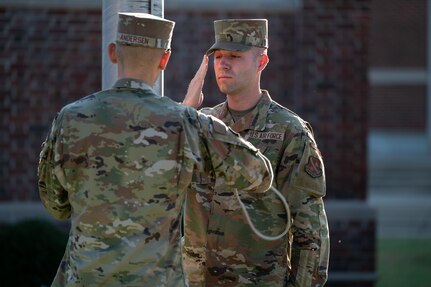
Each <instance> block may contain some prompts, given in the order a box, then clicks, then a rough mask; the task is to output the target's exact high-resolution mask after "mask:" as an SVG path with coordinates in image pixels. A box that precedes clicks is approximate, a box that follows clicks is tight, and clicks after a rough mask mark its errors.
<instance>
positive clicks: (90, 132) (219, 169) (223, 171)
mask: <svg viewBox="0 0 431 287" xmlns="http://www.w3.org/2000/svg"><path fill="white" fill-rule="evenodd" d="M196 170H199V171H200V172H201V173H205V172H206V171H209V172H211V173H212V174H214V176H216V177H220V178H223V179H224V180H225V181H226V182H227V184H228V185H229V186H231V187H235V186H237V187H238V188H241V189H245V190H247V191H250V192H256V193H258V192H263V191H264V190H265V189H267V188H268V187H269V186H270V185H271V180H272V173H271V169H270V164H269V162H268V161H267V159H265V158H264V157H262V155H261V153H260V152H259V151H258V150H257V149H256V148H254V147H252V146H251V145H250V144H249V143H248V142H246V141H244V140H243V139H241V138H240V137H238V135H237V134H236V133H234V132H232V131H231V130H230V129H228V128H226V126H225V125H224V124H222V123H221V122H220V121H219V120H217V119H215V118H212V117H208V116H205V115H203V114H201V113H199V112H197V111H196V110H194V109H192V108H186V107H183V106H181V105H179V104H177V103H175V102H173V101H171V100H170V99H169V98H167V97H160V96H157V95H156V94H155V93H154V92H153V91H152V90H151V89H149V88H148V86H147V85H146V84H145V83H143V82H140V81H137V80H131V79H122V80H119V81H117V83H116V84H115V86H114V88H113V89H110V90H106V91H102V92H99V93H96V94H93V95H90V96H88V97H85V98H83V99H81V100H78V101H76V102H74V103H72V104H69V105H67V106H65V107H64V108H63V109H62V110H61V111H60V113H59V114H58V115H57V117H56V118H55V119H54V121H53V125H52V129H51V131H50V134H49V136H48V138H47V139H46V141H45V142H44V144H43V149H42V152H41V155H40V163H39V168H38V176H39V189H40V197H41V200H42V203H43V205H44V206H45V207H46V209H47V210H48V211H49V212H50V213H51V214H52V215H53V216H54V217H56V218H58V219H65V218H69V217H70V218H71V229H70V235H69V240H68V243H67V247H66V252H65V254H64V257H63V260H62V262H61V264H60V267H59V269H58V272H57V275H56V277H55V279H54V283H53V286H66V285H67V286H118V285H124V286H183V285H184V277H183V273H182V268H181V255H180V244H179V240H180V237H179V226H180V220H179V218H180V214H181V211H182V208H183V202H184V197H185V193H186V190H187V187H188V186H189V185H190V183H191V179H192V174H193V173H194V172H195V171H196Z"/></svg>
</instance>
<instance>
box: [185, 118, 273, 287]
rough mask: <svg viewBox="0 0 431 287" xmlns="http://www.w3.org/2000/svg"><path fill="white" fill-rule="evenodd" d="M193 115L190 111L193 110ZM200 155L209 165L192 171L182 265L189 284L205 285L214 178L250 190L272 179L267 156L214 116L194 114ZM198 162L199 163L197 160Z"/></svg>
mask: <svg viewBox="0 0 431 287" xmlns="http://www.w3.org/2000/svg"><path fill="white" fill-rule="evenodd" d="M192 115H193V114H192ZM195 115H196V117H195V118H194V120H196V123H195V125H196V126H197V127H199V128H198V130H199V137H200V144H201V148H202V149H203V150H204V151H203V152H202V154H203V155H202V156H201V157H202V158H205V160H204V161H207V162H209V165H210V166H211V168H210V171H209V170H208V169H205V170H200V171H195V172H194V174H193V181H192V186H191V190H190V191H189V192H188V193H187V197H186V208H185V211H184V242H183V252H182V255H183V268H184V271H185V277H186V281H187V283H188V286H190V287H191V286H193V287H197V286H205V270H206V269H205V261H206V242H207V241H206V239H207V238H206V235H207V225H208V220H209V219H208V218H209V213H210V202H211V200H212V192H213V189H214V182H215V178H217V177H222V178H224V181H225V182H226V184H227V185H230V186H231V187H233V188H237V189H238V190H246V191H248V192H253V194H255V195H256V194H257V193H262V192H264V191H266V190H267V189H268V188H269V187H270V186H271V183H272V177H273V175H272V168H271V164H270V162H269V160H268V159H267V158H266V157H264V156H263V155H262V154H261V153H260V151H259V150H258V149H256V148H255V147H254V146H252V145H251V144H249V143H248V142H246V141H245V140H243V139H242V138H241V137H240V136H239V135H238V134H236V133H234V132H233V131H232V130H230V129H229V128H227V127H226V126H225V124H224V123H222V122H220V121H219V120H218V119H216V118H212V117H208V116H203V115H202V116H201V117H199V116H198V114H195ZM198 166H199V164H198Z"/></svg>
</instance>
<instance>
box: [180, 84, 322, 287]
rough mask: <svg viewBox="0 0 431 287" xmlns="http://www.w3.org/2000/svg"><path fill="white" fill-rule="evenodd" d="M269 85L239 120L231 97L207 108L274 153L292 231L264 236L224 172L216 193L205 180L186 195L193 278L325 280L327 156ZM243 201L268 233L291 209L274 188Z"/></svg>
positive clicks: (305, 284) (237, 282)
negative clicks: (275, 97)
mask: <svg viewBox="0 0 431 287" xmlns="http://www.w3.org/2000/svg"><path fill="white" fill-rule="evenodd" d="M263 92H264V94H263V96H262V98H261V99H260V101H259V103H258V104H257V106H256V107H255V108H254V109H253V110H252V111H250V112H248V113H247V114H246V115H245V116H244V117H242V118H241V119H240V120H239V121H237V122H234V121H233V119H232V117H231V115H230V114H229V112H228V109H227V103H226V102H225V103H222V104H220V105H217V106H216V107H214V108H205V109H203V110H202V111H203V112H204V113H206V114H211V115H214V116H216V117H218V118H219V119H221V120H222V121H223V122H225V123H226V124H227V125H229V126H230V127H231V128H232V129H233V130H235V131H236V132H238V133H240V134H241V135H242V136H243V137H244V138H245V139H247V140H248V141H250V142H251V143H252V144H253V145H255V146H256V147H257V148H259V149H260V150H261V151H262V153H263V154H264V155H265V156H266V157H267V158H268V159H269V160H270V161H271V163H272V168H273V170H274V182H273V185H274V187H275V188H277V189H278V190H279V191H281V192H282V194H283V195H284V196H285V198H286V199H287V201H288V203H289V206H290V209H291V216H292V218H291V219H292V226H291V229H290V231H289V234H288V237H286V238H284V239H280V240H276V241H265V240H263V239H261V238H259V237H257V236H256V235H255V234H254V233H253V231H252V230H251V229H250V227H249V226H248V223H247V222H246V219H245V217H244V215H243V211H242V210H241V207H240V206H239V204H238V201H237V199H236V198H235V196H234V193H233V190H232V188H230V187H228V186H226V185H225V182H224V181H223V180H222V179H217V180H216V185H215V187H214V189H215V191H214V195H213V197H208V196H207V194H208V192H204V191H203V190H204V188H205V186H204V185H203V183H204V182H203V181H201V182H200V186H201V190H202V192H200V193H198V195H197V196H195V197H190V196H189V197H188V198H187V205H188V209H187V212H188V213H187V214H186V216H185V218H186V220H185V224H186V227H187V228H186V235H185V246H184V253H183V256H184V259H183V260H184V264H185V269H186V271H187V272H188V280H189V281H190V286H204V285H206V286H268V287H269V286H271V287H274V286H302V287H309V286H323V284H324V283H325V281H326V277H327V268H328V257H329V232H328V225H327V218H326V214H325V210H324V204H323V200H322V197H323V196H324V195H325V172H324V166H323V161H322V157H321V154H320V152H319V150H318V148H317V145H316V143H315V140H314V137H313V133H312V129H311V127H310V125H309V124H308V123H307V122H305V121H303V120H302V119H301V118H300V117H299V116H298V115H296V114H295V113H293V112H291V111H290V110H288V109H286V108H284V107H282V106H281V105H279V104H277V103H276V102H274V101H272V100H271V98H270V96H269V94H268V92H267V91H264V90H263ZM207 181H208V180H207ZM189 195H190V194H189ZM242 201H243V202H244V203H246V205H247V209H248V212H249V213H250V216H251V218H252V220H253V222H254V224H255V225H256V227H257V228H258V229H259V230H260V231H261V232H262V233H264V234H265V235H272V236H275V235H278V234H280V233H281V232H282V231H283V230H284V228H285V224H286V222H285V218H286V214H285V213H286V212H285V209H284V207H283V205H282V204H281V201H280V200H279V199H278V198H277V196H275V193H274V192H271V191H268V192H267V193H266V194H265V195H264V196H263V197H262V198H260V199H259V200H255V199H253V198H247V197H245V196H243V197H242ZM202 202H204V203H205V205H202V204H201V203H202ZM199 217H200V218H205V220H206V221H207V222H208V223H207V225H206V226H203V225H202V221H201V220H199V224H196V221H197V218H199ZM204 250H206V252H204Z"/></svg>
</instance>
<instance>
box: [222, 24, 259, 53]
mask: <svg viewBox="0 0 431 287" xmlns="http://www.w3.org/2000/svg"><path fill="white" fill-rule="evenodd" d="M262 22H264V23H265V25H263V23H262ZM267 25H268V24H267V20H266V19H265V20H264V19H255V20H249V19H247V20H234V19H228V20H216V21H214V32H215V40H216V42H234V43H238V44H243V45H246V46H255V47H262V48H268V36H267V35H268V27H267Z"/></svg>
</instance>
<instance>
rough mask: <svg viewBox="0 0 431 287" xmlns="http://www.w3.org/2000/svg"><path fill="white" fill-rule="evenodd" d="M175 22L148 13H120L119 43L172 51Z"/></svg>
mask: <svg viewBox="0 0 431 287" xmlns="http://www.w3.org/2000/svg"><path fill="white" fill-rule="evenodd" d="M174 26H175V22H173V21H169V20H166V19H163V18H160V17H157V16H154V15H151V14H147V13H119V14H118V30H117V43H118V44H122V45H132V46H144V47H150V48H159V49H165V50H167V49H170V48H171V38H172V32H173V30H174Z"/></svg>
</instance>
